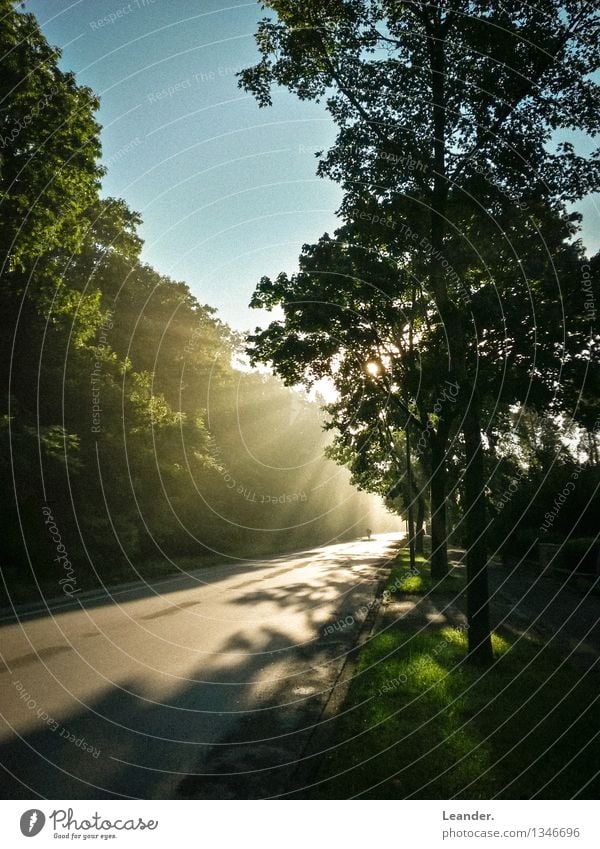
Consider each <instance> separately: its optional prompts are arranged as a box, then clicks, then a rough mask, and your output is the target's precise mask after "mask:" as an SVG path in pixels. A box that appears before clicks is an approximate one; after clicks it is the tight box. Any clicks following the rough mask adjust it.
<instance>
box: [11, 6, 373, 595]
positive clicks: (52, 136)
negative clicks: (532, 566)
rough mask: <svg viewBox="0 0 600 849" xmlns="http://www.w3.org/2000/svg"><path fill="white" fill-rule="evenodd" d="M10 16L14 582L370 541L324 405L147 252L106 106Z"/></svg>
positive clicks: (29, 590)
mask: <svg viewBox="0 0 600 849" xmlns="http://www.w3.org/2000/svg"><path fill="white" fill-rule="evenodd" d="M0 11H1V13H2V26H1V27H0V56H1V57H2V59H1V69H0V99H1V102H2V111H1V113H0V116H1V117H0V156H1V160H0V252H1V256H0V264H1V276H2V287H1V289H0V298H1V308H2V315H3V326H4V332H3V335H2V342H1V347H0V359H1V363H2V380H3V387H2V389H3V391H2V400H1V403H2V409H1V410H0V415H1V419H0V439H1V444H0V467H1V470H2V477H3V481H4V487H3V490H4V496H5V506H4V509H3V511H2V517H1V522H2V539H3V545H2V572H3V576H4V579H5V581H6V583H7V586H5V588H4V589H7V588H8V592H9V594H10V596H11V597H13V598H17V599H18V598H24V597H28V596H32V595H33V594H34V588H35V585H36V583H37V584H39V586H40V587H41V589H42V590H43V591H44V593H45V594H47V595H49V596H50V597H51V596H53V595H57V594H59V593H60V589H61V587H62V588H63V590H64V591H65V592H66V593H67V594H71V593H74V592H79V591H81V590H82V589H85V588H86V587H89V586H92V585H94V584H96V583H98V582H99V581H104V580H111V581H113V580H115V579H127V578H135V576H136V574H138V573H140V574H142V575H145V576H148V575H152V574H155V573H156V572H160V571H161V570H163V571H164V570H165V569H169V568H171V569H172V568H174V567H173V565H172V563H171V561H172V560H173V559H174V558H181V556H182V555H194V556H197V555H203V556H206V555H214V556H219V555H222V554H225V555H230V556H234V557H240V558H252V557H253V556H254V555H255V554H257V553H260V552H278V551H282V550H290V549H292V548H293V547H295V546H298V545H301V544H305V543H308V542H309V543H312V544H316V543H318V542H326V541H328V540H330V539H332V538H335V537H336V536H337V535H340V534H342V535H344V534H349V535H351V536H356V535H357V534H358V533H361V532H363V531H364V526H365V524H367V521H368V520H367V519H366V518H365V511H366V513H367V515H368V510H369V508H370V506H371V504H372V502H371V501H370V499H368V497H367V496H361V495H359V494H358V493H356V491H355V490H353V489H352V488H351V487H350V486H349V484H348V478H349V476H348V474H347V473H346V472H345V471H344V470H340V469H339V468H338V467H336V466H335V464H334V463H333V462H331V461H326V462H323V456H322V455H323V450H324V447H325V442H326V440H325V435H324V434H323V431H322V421H321V416H320V413H319V409H318V406H317V405H316V404H315V403H313V402H310V401H309V400H308V399H307V398H306V397H305V396H302V395H300V394H299V393H298V392H295V391H292V390H288V389H285V388H284V387H283V386H282V385H281V384H280V383H279V382H278V381H277V380H275V379H274V378H271V377H269V376H268V375H264V374H260V373H256V372H251V371H249V370H248V369H247V368H240V367H237V368H236V367H235V365H234V364H235V361H236V356H237V353H236V352H237V350H238V348H239V339H238V338H237V337H236V335H235V334H234V333H233V332H232V331H231V330H230V329H229V328H228V327H227V326H225V325H224V324H223V323H222V322H221V321H219V319H218V318H217V317H216V315H215V313H214V311H213V310H212V309H211V308H210V307H208V306H205V305H203V304H201V303H199V302H198V301H197V300H196V298H195V297H194V296H193V295H192V294H191V292H190V290H189V288H188V286H187V285H186V284H185V283H182V282H179V281H175V280H171V279H169V278H168V277H165V276H164V275H161V274H159V273H158V272H157V271H155V270H154V269H152V268H150V267H148V266H147V265H145V264H144V263H143V262H142V261H141V260H140V252H141V249H142V241H141V239H140V236H139V234H138V227H139V224H140V219H139V216H137V215H136V214H135V213H133V212H132V211H131V210H129V209H128V207H127V205H126V204H125V202H124V201H122V200H119V199H115V198H103V197H101V194H100V179H101V177H102V174H103V169H102V167H101V165H100V155H101V146H100V127H99V125H98V123H97V121H96V119H95V117H94V115H95V110H96V109H97V106H98V102H97V100H96V98H95V96H94V95H93V93H92V92H91V91H90V90H89V89H87V88H85V87H81V86H79V85H78V84H77V83H76V81H75V79H74V77H73V75H72V74H70V73H65V72H63V71H62V70H60V68H59V66H58V64H57V62H58V59H59V53H58V51H56V50H54V49H52V48H51V47H50V45H49V44H48V43H47V42H46V40H45V38H44V37H43V35H42V34H41V32H40V30H39V27H38V25H37V22H36V20H35V18H34V17H33V16H32V15H30V14H24V13H22V12H20V11H17V10H16V9H15V8H14V5H13V3H11V2H8V0H3V1H2V2H1V3H0ZM356 523H359V524H358V525H357V524H356ZM194 562H196V561H194ZM197 562H198V563H200V562H202V561H197ZM160 564H162V565H160Z"/></svg>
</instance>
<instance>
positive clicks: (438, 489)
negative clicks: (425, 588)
mask: <svg viewBox="0 0 600 849" xmlns="http://www.w3.org/2000/svg"><path fill="white" fill-rule="evenodd" d="M430 445H431V475H430V490H431V577H432V578H435V579H436V580H438V579H440V578H443V577H444V575H447V574H448V550H447V544H448V540H447V534H446V451H445V441H444V442H442V440H440V438H439V437H437V436H436V437H433V438H432V439H431V440H430Z"/></svg>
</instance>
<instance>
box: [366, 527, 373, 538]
mask: <svg viewBox="0 0 600 849" xmlns="http://www.w3.org/2000/svg"><path fill="white" fill-rule="evenodd" d="M372 533H373V531H372V530H371V528H367V539H371V534H372Z"/></svg>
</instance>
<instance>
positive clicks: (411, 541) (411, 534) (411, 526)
mask: <svg viewBox="0 0 600 849" xmlns="http://www.w3.org/2000/svg"><path fill="white" fill-rule="evenodd" d="M404 438H405V440H406V483H407V485H408V504H407V512H408V551H409V558H410V571H411V572H412V573H413V574H414V572H415V570H416V561H415V522H414V512H413V497H412V482H413V481H412V465H411V459H410V433H409V429H408V426H407V427H406V430H405V431H404Z"/></svg>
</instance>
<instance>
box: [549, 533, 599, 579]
mask: <svg viewBox="0 0 600 849" xmlns="http://www.w3.org/2000/svg"><path fill="white" fill-rule="evenodd" d="M599 556H600V541H598V540H597V539H594V538H593V537H582V538H581V539H570V540H567V542H565V543H563V545H562V548H561V549H560V551H559V552H558V553H557V554H556V557H555V558H554V561H553V565H554V566H555V567H556V568H558V569H567V570H569V571H570V572H574V573H577V574H579V575H595V574H596V570H597V568H598V558H599Z"/></svg>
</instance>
